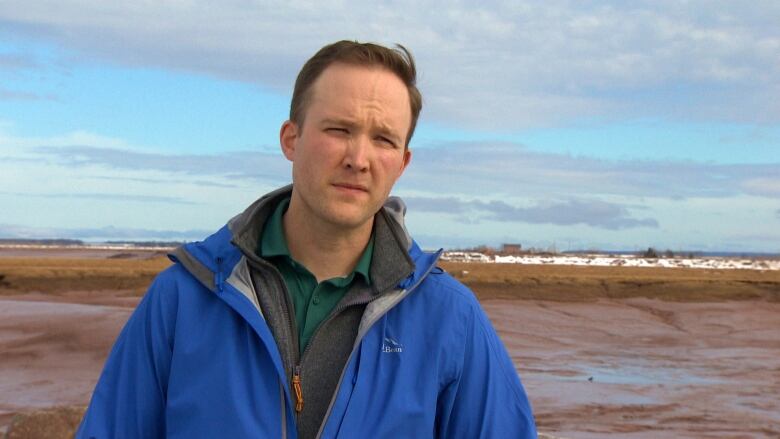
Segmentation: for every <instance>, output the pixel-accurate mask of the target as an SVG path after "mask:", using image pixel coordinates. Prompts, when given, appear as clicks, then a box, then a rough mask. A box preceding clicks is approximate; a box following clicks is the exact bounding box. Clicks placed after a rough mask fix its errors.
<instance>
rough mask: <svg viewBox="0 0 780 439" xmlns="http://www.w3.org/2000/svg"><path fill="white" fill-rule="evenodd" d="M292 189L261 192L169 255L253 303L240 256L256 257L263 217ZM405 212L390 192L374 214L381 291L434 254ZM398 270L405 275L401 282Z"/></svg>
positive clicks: (416, 272) (421, 270)
mask: <svg viewBox="0 0 780 439" xmlns="http://www.w3.org/2000/svg"><path fill="white" fill-rule="evenodd" d="M291 193H292V185H289V186H285V187H283V188H280V189H277V190H275V191H273V192H270V193H268V194H266V195H265V196H263V197H261V198H259V199H258V200H257V201H255V202H254V203H252V204H251V205H250V206H249V207H248V208H247V209H246V210H244V212H242V213H241V214H239V215H237V216H235V217H233V218H232V219H231V220H230V221H228V223H227V224H226V225H225V226H223V227H222V228H220V229H219V230H218V231H217V232H216V233H214V234H212V235H210V236H209V237H207V238H206V239H204V240H203V241H197V242H191V243H187V244H184V245H183V246H181V247H179V248H177V249H175V250H174V251H173V252H171V253H170V254H169V255H168V256H169V258H170V259H171V260H172V261H174V262H177V263H180V264H181V265H182V266H183V267H184V268H185V269H186V270H187V271H189V272H190V273H191V274H192V275H193V276H194V277H195V278H196V279H198V280H199V281H200V282H201V283H202V284H203V285H204V286H206V287H207V288H208V289H210V290H211V291H218V290H220V289H221V288H222V286H223V283H224V282H225V281H228V280H231V281H233V282H230V283H231V284H232V285H234V286H235V287H236V288H238V289H239V291H241V292H242V293H244V295H246V296H248V298H250V300H252V301H253V302H255V304H256V298H254V297H249V293H250V291H249V290H251V281H250V280H249V274H248V269H246V267H245V266H246V263H245V261H243V263H241V262H242V258H244V257H247V258H257V255H256V250H257V245H258V243H259V242H260V236H261V234H262V230H263V226H264V225H265V221H266V219H267V218H268V217H269V215H270V214H271V212H272V211H273V209H274V208H275V206H276V204H277V203H278V201H279V200H281V199H282V198H285V197H289V196H290V195H291ZM405 214H406V205H405V204H404V202H403V201H402V200H401V199H400V198H398V197H394V196H393V197H388V199H387V200H386V202H385V204H384V205H383V207H382V208H381V209H380V211H379V212H377V214H376V216H375V230H374V233H375V255H376V252H377V249H376V248H377V246H378V247H380V248H382V247H384V249H385V251H384V254H383V255H382V257H383V259H385V260H384V261H383V262H384V263H378V264H374V263H373V262H372V267H371V271H372V272H371V278H372V279H377V281H378V283H379V285H377V289H378V290H380V291H381V290H385V289H388V288H392V287H399V288H408V287H409V286H410V285H413V284H414V283H415V280H416V279H418V278H419V277H421V276H423V275H424V274H425V273H427V272H428V271H430V268H431V265H432V264H434V263H435V261H436V259H437V258H438V253H436V254H429V253H425V252H423V251H422V250H421V249H420V247H419V245H418V244H417V243H416V242H415V241H414V240H413V239H412V238H411V236H410V235H409V232H408V231H407V230H406V226H405V224H404V216H405ZM380 235H381V236H380ZM393 247H394V248H395V250H394V249H393ZM388 248H389V249H390V251H387V249H388ZM393 250H394V251H393ZM388 254H389V255H388ZM374 260H376V259H374ZM241 266H243V268H242V267H241ZM237 270H238V271H237ZM399 272H400V273H405V274H406V276H403V277H401V280H400V282H398V279H399V275H398V273H399ZM391 278H392V280H389V279H391ZM382 280H385V284H383V283H382ZM388 283H392V285H391V284H388ZM253 295H254V294H253V293H252V296H253Z"/></svg>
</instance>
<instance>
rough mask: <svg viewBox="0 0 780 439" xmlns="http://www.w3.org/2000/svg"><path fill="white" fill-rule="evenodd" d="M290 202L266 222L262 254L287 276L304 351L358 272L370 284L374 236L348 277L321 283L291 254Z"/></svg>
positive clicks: (261, 247) (286, 279) (285, 201)
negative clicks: (288, 231) (287, 229)
mask: <svg viewBox="0 0 780 439" xmlns="http://www.w3.org/2000/svg"><path fill="white" fill-rule="evenodd" d="M289 205H290V199H289V198H287V199H285V200H282V201H281V202H279V205H278V206H276V210H275V211H274V213H273V214H272V215H271V217H270V218H269V219H268V221H267V222H266V223H265V227H264V229H263V236H262V238H261V243H260V256H262V257H263V258H266V259H268V260H269V261H270V262H271V263H273V264H274V266H276V268H277V269H278V270H279V272H280V273H281V274H282V278H284V283H285V284H286V285H287V291H289V293H290V298H291V299H292V303H293V307H294V308H295V322H296V323H297V325H298V346H299V349H300V352H301V354H303V351H304V349H305V348H306V345H307V344H308V343H309V339H311V336H312V334H314V331H315V330H316V329H317V327H318V326H319V325H320V323H322V321H323V320H325V318H327V317H328V315H330V313H331V311H333V308H334V307H335V306H336V304H338V303H339V301H340V300H341V298H342V297H344V294H346V292H347V291H348V290H349V288H350V287H351V286H352V284H353V283H354V282H356V278H355V274H356V273H357V274H359V275H361V276H363V278H365V280H366V283H370V281H371V279H370V278H369V275H368V272H369V268H370V267H371V255H372V253H373V249H374V236H373V235H371V239H370V240H369V241H368V245H367V246H366V249H365V250H364V251H363V255H362V256H361V257H360V260H358V263H357V265H356V266H355V270H354V271H353V272H352V273H351V274H350V275H349V276H347V277H334V278H332V279H327V280H324V281H322V282H320V283H317V278H315V277H314V275H313V274H311V272H310V271H309V270H307V269H306V267H304V266H303V264H301V263H299V262H296V261H295V260H294V259H293V258H292V256H290V249H289V248H288V247H287V240H286V238H285V236H284V227H283V225H282V216H283V215H284V213H285V212H286V211H287V207H288V206H289Z"/></svg>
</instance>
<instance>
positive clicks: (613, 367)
mask: <svg viewBox="0 0 780 439" xmlns="http://www.w3.org/2000/svg"><path fill="white" fill-rule="evenodd" d="M169 264H170V262H169V261H168V260H167V259H166V258H164V257H161V256H160V255H159V254H154V253H148V252H147V253H144V252H129V253H128V252H125V253H120V252H100V251H90V252H89V253H84V252H82V253H74V252H70V253H69V252H67V251H58V252H57V253H55V254H52V253H51V252H50V253H41V251H37V253H36V252H25V253H23V254H20V253H19V252H16V253H9V252H8V251H6V252H3V251H2V250H0V435H2V434H3V432H7V437H8V438H11V437H13V438H44V437H52V438H59V437H69V434H72V433H69V432H72V429H73V428H74V426H75V425H76V422H77V419H78V418H79V417H80V410H82V407H83V406H84V405H85V404H87V403H88V401H89V395H90V393H91V391H92V388H93V386H94V384H95V381H96V380H97V378H98V375H99V373H100V370H101V368H102V364H103V361H104V360H105V357H106V355H107V353H108V350H109V349H110V347H111V344H112V343H113V340H114V338H115V337H116V335H117V333H118V332H119V330H120V329H121V327H122V325H123V324H124V322H125V321H126V319H127V317H128V316H129V314H130V312H131V311H132V308H133V307H134V306H135V304H137V302H138V300H139V299H140V297H141V295H142V294H143V292H144V290H145V289H146V287H147V285H148V284H149V283H150V281H151V279H152V278H153V277H154V275H155V274H156V273H157V272H159V271H160V270H161V269H163V268H164V267H166V266H167V265H169ZM444 267H445V268H446V269H447V270H448V271H449V272H451V273H453V274H454V275H455V276H456V277H458V278H460V279H461V280H462V281H463V282H464V283H466V284H468V285H469V286H471V287H472V289H474V291H475V292H476V294H477V295H478V297H479V298H480V300H481V301H482V303H483V306H484V307H485V309H486V311H487V313H488V314H489V315H490V317H491V320H492V321H493V323H494V325H495V326H496V328H497V330H498V332H499V333H500V335H501V337H502V339H503V340H504V342H505V344H506V346H507V349H508V351H509V352H510V355H511V356H512V359H513V361H514V362H515V365H516V366H517V368H518V371H519V372H520V374H521V377H522V380H523V383H524V385H525V387H526V390H527V391H528V394H529V397H530V399H531V402H532V404H533V406H534V411H535V415H536V418H537V422H538V424H539V427H540V430H542V431H545V432H548V433H552V434H554V435H556V436H563V437H569V438H602V437H628V438H655V437H690V438H694V437H695V438H710V437H711V438H716V437H717V438H726V437H728V438H743V437H744V438H753V437H759V438H760V437H780V427H778V426H779V425H780V398H778V396H777V395H780V272H777V271H774V272H772V271H764V272H761V271H752V270H691V269H671V268H627V267H574V266H544V265H537V266H528V265H498V264H455V263H448V264H445V265H444ZM12 423H13V426H11V424H12Z"/></svg>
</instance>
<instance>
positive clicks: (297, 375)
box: [292, 364, 303, 416]
mask: <svg viewBox="0 0 780 439" xmlns="http://www.w3.org/2000/svg"><path fill="white" fill-rule="evenodd" d="M292 385H293V389H294V390H295V414H296V416H297V415H300V414H301V411H302V410H303V388H302V387H301V365H300V364H298V365H296V366H295V372H293V378H292Z"/></svg>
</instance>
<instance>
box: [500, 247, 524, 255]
mask: <svg viewBox="0 0 780 439" xmlns="http://www.w3.org/2000/svg"><path fill="white" fill-rule="evenodd" d="M522 252H523V246H522V245H521V244H502V245H501V253H503V254H505V255H519V254H520V253H522Z"/></svg>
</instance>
